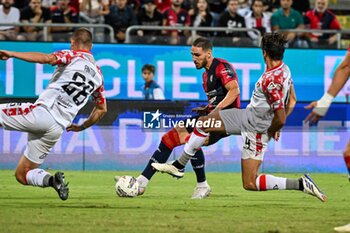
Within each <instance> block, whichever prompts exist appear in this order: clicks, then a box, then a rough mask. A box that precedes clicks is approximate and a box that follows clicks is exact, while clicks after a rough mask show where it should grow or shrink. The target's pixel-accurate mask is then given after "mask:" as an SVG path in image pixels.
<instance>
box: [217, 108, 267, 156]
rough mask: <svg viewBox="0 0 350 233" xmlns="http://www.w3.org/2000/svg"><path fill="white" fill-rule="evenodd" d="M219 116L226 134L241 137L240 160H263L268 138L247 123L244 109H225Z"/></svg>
mask: <svg viewBox="0 0 350 233" xmlns="http://www.w3.org/2000/svg"><path fill="white" fill-rule="evenodd" d="M219 114H220V117H221V120H222V121H223V123H224V125H225V130H226V133H227V134H233V135H242V139H243V147H242V159H256V160H263V159H264V154H265V151H266V148H267V143H268V142H269V137H268V136H267V134H265V133H258V132H256V130H255V129H254V127H253V126H252V125H251V124H250V123H249V121H248V118H247V114H246V109H237V108H232V109H226V110H222V111H219Z"/></svg>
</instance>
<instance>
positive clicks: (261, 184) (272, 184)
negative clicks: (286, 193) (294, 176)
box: [256, 174, 287, 191]
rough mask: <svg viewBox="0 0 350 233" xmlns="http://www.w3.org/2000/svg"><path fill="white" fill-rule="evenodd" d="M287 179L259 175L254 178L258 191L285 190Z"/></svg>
mask: <svg viewBox="0 0 350 233" xmlns="http://www.w3.org/2000/svg"><path fill="white" fill-rule="evenodd" d="M286 183H287V179H286V178H282V177H276V176H272V175H265V174H261V175H259V176H258V178H256V187H257V188H258V190H259V191H266V190H279V189H286Z"/></svg>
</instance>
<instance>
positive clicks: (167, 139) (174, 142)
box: [162, 129, 182, 150]
mask: <svg viewBox="0 0 350 233" xmlns="http://www.w3.org/2000/svg"><path fill="white" fill-rule="evenodd" d="M162 142H163V143H164V144H165V145H166V146H167V147H168V148H169V149H171V150H172V149H174V148H175V147H177V146H180V145H182V144H181V141H180V138H179V134H178V132H177V131H176V129H171V130H170V131H168V132H167V133H165V134H164V135H163V136H162Z"/></svg>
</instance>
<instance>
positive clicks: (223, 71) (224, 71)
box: [216, 63, 237, 86]
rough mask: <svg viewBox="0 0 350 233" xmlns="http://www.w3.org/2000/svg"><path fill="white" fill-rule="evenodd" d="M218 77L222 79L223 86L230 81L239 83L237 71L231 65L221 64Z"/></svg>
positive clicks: (217, 73) (218, 68)
mask: <svg viewBox="0 0 350 233" xmlns="http://www.w3.org/2000/svg"><path fill="white" fill-rule="evenodd" d="M216 76H217V77H218V78H219V79H221V82H222V85H223V86H225V85H226V84H227V83H228V82H230V81H233V80H236V81H237V74H236V71H235V69H234V68H233V67H232V66H231V65H230V64H229V63H220V64H219V65H218V66H217V68H216Z"/></svg>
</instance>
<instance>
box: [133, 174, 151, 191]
mask: <svg viewBox="0 0 350 233" xmlns="http://www.w3.org/2000/svg"><path fill="white" fill-rule="evenodd" d="M136 180H137V181H138V182H139V184H140V186H141V187H142V188H146V186H147V185H148V182H149V179H147V178H146V177H145V176H143V175H139V176H138V177H137V178H136Z"/></svg>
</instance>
